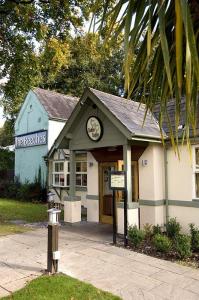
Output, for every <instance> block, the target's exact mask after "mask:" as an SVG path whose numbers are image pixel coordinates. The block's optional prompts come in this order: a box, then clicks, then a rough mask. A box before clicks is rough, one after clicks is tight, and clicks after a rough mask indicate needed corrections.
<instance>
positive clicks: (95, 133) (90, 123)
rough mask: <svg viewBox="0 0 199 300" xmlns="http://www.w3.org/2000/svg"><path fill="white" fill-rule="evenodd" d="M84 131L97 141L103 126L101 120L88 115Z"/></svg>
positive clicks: (101, 133)
mask: <svg viewBox="0 0 199 300" xmlns="http://www.w3.org/2000/svg"><path fill="white" fill-rule="evenodd" d="M86 132H87V134H88V137H89V138H90V139H91V140H92V141H94V142H97V141H99V140H100V139H101V138H102V135H103V126H102V123H101V121H100V120H99V119H98V118H97V117H94V116H92V117H89V118H88V120H87V123H86Z"/></svg>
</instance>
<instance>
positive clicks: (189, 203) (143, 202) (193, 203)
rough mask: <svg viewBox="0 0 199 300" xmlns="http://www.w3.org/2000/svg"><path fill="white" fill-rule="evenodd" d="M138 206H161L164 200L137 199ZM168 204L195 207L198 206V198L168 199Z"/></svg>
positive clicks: (164, 202)
mask: <svg viewBox="0 0 199 300" xmlns="http://www.w3.org/2000/svg"><path fill="white" fill-rule="evenodd" d="M139 204H140V206H162V205H165V204H166V200H139ZM168 205H169V206H182V207H196V208H199V199H192V201H190V200H168Z"/></svg>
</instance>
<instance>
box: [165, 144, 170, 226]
mask: <svg viewBox="0 0 199 300" xmlns="http://www.w3.org/2000/svg"><path fill="white" fill-rule="evenodd" d="M164 166H165V167H164V178H165V202H166V203H165V204H166V224H167V223H168V220H169V200H168V160H167V148H166V145H165V147H164Z"/></svg>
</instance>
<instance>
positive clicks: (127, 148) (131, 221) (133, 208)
mask: <svg viewBox="0 0 199 300" xmlns="http://www.w3.org/2000/svg"><path fill="white" fill-rule="evenodd" d="M123 161H124V171H125V172H126V185H127V221H128V226H130V225H137V226H138V225H139V219H138V206H139V205H138V203H137V202H132V191H133V187H132V172H131V145H130V143H128V142H127V143H126V144H125V145H123ZM117 231H118V233H120V234H124V202H119V203H117Z"/></svg>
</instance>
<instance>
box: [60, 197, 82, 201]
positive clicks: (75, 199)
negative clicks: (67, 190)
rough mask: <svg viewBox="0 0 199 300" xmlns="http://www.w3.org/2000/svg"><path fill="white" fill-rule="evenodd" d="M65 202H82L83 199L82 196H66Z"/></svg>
mask: <svg viewBox="0 0 199 300" xmlns="http://www.w3.org/2000/svg"><path fill="white" fill-rule="evenodd" d="M64 201H71V202H75V201H81V197H80V196H65V197H64Z"/></svg>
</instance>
